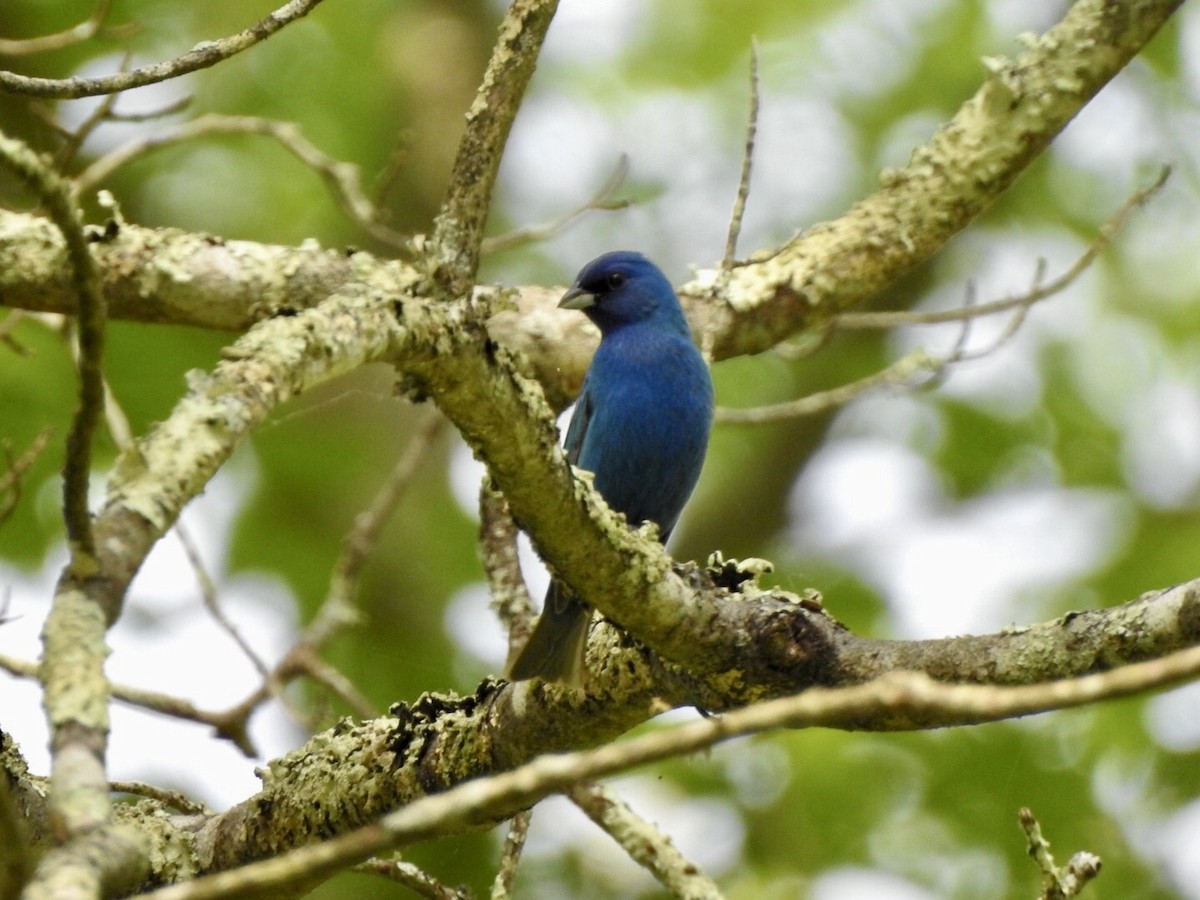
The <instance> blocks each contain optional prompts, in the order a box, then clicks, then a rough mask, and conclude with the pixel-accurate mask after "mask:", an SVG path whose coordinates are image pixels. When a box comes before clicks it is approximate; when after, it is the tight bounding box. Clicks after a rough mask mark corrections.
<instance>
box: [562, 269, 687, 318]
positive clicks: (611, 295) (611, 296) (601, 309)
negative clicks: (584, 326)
mask: <svg viewBox="0 0 1200 900" xmlns="http://www.w3.org/2000/svg"><path fill="white" fill-rule="evenodd" d="M558 306H559V308H560V309H578V310H582V311H583V313H584V314H585V315H587V317H588V318H589V319H591V320H592V321H593V322H595V323H596V325H598V326H599V328H600V332H601V333H602V334H607V333H608V332H609V331H612V330H614V329H616V328H620V327H621V326H623V325H630V324H633V323H634V322H646V321H652V322H654V323H655V324H656V325H659V326H662V327H666V328H670V329H672V330H676V331H681V332H682V333H683V334H685V335H686V334H688V333H689V332H688V326H687V320H686V319H685V318H684V317H683V310H682V309H680V307H679V300H678V298H677V297H676V296H675V291H674V290H673V289H672V287H671V282H669V281H668V280H667V276H665V275H664V274H663V273H662V272H661V271H660V270H659V268H658V266H656V265H654V263H652V262H650V260H648V259H646V257H644V256H642V254H640V253H634V252H633V251H631V250H614V251H613V252H611V253H605V254H604V255H603V256H598V257H596V258H595V259H593V260H592V261H591V262H590V263H588V264H587V265H586V266H584V267H583V269H582V270H581V271H580V272H579V275H578V276H577V277H576V278H575V283H574V284H573V285H572V286H571V289H570V290H569V291H567V293H566V294H564V295H563V298H562V301H561V302H560V303H559V304H558Z"/></svg>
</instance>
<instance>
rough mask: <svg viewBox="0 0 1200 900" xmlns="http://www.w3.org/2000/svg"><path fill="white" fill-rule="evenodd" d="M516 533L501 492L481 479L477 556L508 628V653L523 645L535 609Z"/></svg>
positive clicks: (517, 530) (493, 603)
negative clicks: (524, 574) (522, 566)
mask: <svg viewBox="0 0 1200 900" xmlns="http://www.w3.org/2000/svg"><path fill="white" fill-rule="evenodd" d="M519 533H520V529H519V528H517V523H516V522H515V521H514V520H513V517H512V513H511V512H509V509H508V503H507V502H506V501H505V499H504V495H503V494H501V493H500V492H499V491H497V490H496V488H495V487H494V486H493V485H492V484H491V483H490V480H486V481H484V483H483V484H482V485H481V486H480V489H479V558H480V560H481V561H482V562H483V571H484V574H485V575H486V576H487V583H488V595H489V596H490V597H491V598H492V600H491V605H492V609H493V610H495V612H496V616H497V618H499V619H500V624H501V625H503V626H504V630H505V631H507V632H508V650H509V653H510V654H511V653H513V652H515V651H516V650H517V649H519V648H521V647H523V646H525V641H526V640H527V639H528V638H529V630H530V628H531V626H532V623H533V617H534V616H535V615H536V613H537V608H536V607H535V606H534V605H533V600H532V599H531V598H530V596H529V589H528V588H527V587H526V585H525V579H524V577H522V575H521V561H520V558H519V557H518V555H517V535H518V534H519Z"/></svg>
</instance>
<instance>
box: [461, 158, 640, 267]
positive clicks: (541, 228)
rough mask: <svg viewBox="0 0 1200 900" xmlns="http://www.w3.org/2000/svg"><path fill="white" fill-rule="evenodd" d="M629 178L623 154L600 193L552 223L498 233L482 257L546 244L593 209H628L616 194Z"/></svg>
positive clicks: (483, 249) (483, 248)
mask: <svg viewBox="0 0 1200 900" xmlns="http://www.w3.org/2000/svg"><path fill="white" fill-rule="evenodd" d="M628 175H629V156H628V154H625V153H622V154H621V157H620V159H618V160H617V165H616V168H615V169H613V171H612V174H611V175H609V176H608V178H606V179H605V180H604V184H602V185H600V188H599V189H598V190H597V191H596V193H594V194H592V196H591V197H590V198H589V199H588V200H587V202H585V203H583V204H582V205H580V206H577V207H576V208H575V209H572V210H570V211H569V212H565V213H563V214H562V215H561V216H558V217H557V218H555V219H551V220H550V221H549V222H543V223H542V224H540V225H526V226H525V227H523V228H518V229H516V230H514V231H509V232H507V233H505V234H498V235H496V236H495V237H490V238H486V239H485V240H484V242H483V244H482V245H481V246H480V250H479V252H480V254H481V255H483V256H487V255H489V254H491V253H499V252H500V251H502V250H511V249H512V248H513V247H520V246H522V245H523V244H528V243H532V242H534V241H543V240H545V239H546V238H548V237H551V236H553V235H555V234H557V233H558V232H560V231H563V230H565V229H566V227H567V226H568V225H570V224H571V223H573V222H574V221H575V220H576V219H578V218H580V217H581V216H583V215H584V214H585V213H588V212H591V211H592V210H603V211H606V212H608V211H612V210H618V209H625V208H626V207H628V206H629V201H628V200H614V199H613V194H615V193H616V192H617V191H618V190H619V189H620V187H621V185H622V184H624V183H625V179H626V177H628Z"/></svg>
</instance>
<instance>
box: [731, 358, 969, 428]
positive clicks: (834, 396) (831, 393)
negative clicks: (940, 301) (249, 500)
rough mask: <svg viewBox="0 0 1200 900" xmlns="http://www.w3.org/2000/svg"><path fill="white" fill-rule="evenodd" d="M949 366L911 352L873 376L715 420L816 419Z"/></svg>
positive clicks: (755, 422)
mask: <svg viewBox="0 0 1200 900" xmlns="http://www.w3.org/2000/svg"><path fill="white" fill-rule="evenodd" d="M948 363H949V358H948V357H944V358H943V357H936V356H931V355H930V354H929V353H927V352H926V351H924V350H920V349H918V350H913V351H912V352H911V353H907V354H905V355H904V356H902V357H900V358H899V359H898V360H896V361H895V362H894V363H892V364H890V365H889V366H887V367H886V368H884V369H881V370H880V371H878V372H875V373H874V374H872V375H868V376H866V377H865V378H860V379H858V380H857V381H851V382H850V383H849V384H843V385H839V386H838V387H835V388H831V389H830V390H827V391H819V392H818V393H815V394H809V395H808V396H806V397H798V398H797V399H795V400H788V401H786V402H784V403H774V404H771V405H770V406H752V407H747V408H745V409H734V408H730V407H727V406H723V407H718V409H717V410H716V414H715V417H714V421H715V422H716V423H717V424H718V425H765V424H768V423H770V422H781V421H785V420H787V419H796V418H800V417H803V416H816V415H820V414H821V413H826V412H829V411H830V410H833V409H837V408H838V407H840V406H845V405H846V404H847V403H849V402H850V401H851V400H854V399H856V398H858V397H861V396H862V395H863V394H865V393H867V392H868V391H871V390H874V389H876V388H878V387H884V386H891V387H894V386H897V385H902V384H908V383H909V382H910V381H911V380H912V378H913V377H914V376H915V375H917V374H919V373H922V372H929V373H935V374H936V373H937V372H939V371H941V370H942V369H943V368H944V367H945V366H946V365H948Z"/></svg>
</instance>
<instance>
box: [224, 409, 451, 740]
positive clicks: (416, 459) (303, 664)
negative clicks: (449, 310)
mask: <svg viewBox="0 0 1200 900" xmlns="http://www.w3.org/2000/svg"><path fill="white" fill-rule="evenodd" d="M445 428H446V419H445V418H444V417H443V416H441V415H440V414H438V413H436V412H430V413H427V414H426V415H425V416H424V418H422V419H421V421H420V422H419V423H418V425H417V428H416V432H415V433H414V434H413V437H412V438H411V439H410V440H409V442H408V444H407V446H405V448H404V452H403V453H402V454H401V456H400V459H399V460H397V461H396V465H395V466H394V467H393V469H392V471H391V472H390V473H389V474H388V477H387V479H386V480H385V481H384V483H383V485H382V486H381V487H380V489H379V491H378V492H376V494H375V497H374V498H373V499H372V501H371V505H370V506H368V507H367V508H366V509H365V510H363V511H362V512H360V513H359V514H358V515H357V516H356V517H355V519H354V524H353V525H352V526H351V528H350V530H349V531H348V532H347V533H346V536H345V537H344V538H342V550H341V553H340V554H339V556H338V558H337V560H336V561H335V562H334V564H333V571H332V573H331V575H330V578H329V590H328V592H327V593H326V595H325V600H324V602H323V603H322V604H321V607H320V609H318V610H317V614H316V615H315V616H314V617H313V619H312V621H311V622H310V623H309V624H308V625H307V627H305V629H304V631H303V632H302V633H301V634H300V637H299V638H298V639H297V641H296V643H295V644H294V645H293V646H292V648H291V649H290V650H289V651H288V652H287V653H286V654H284V656H283V658H282V659H281V660H280V661H279V662H278V663H276V664H275V667H274V668H273V669H272V670H271V671H270V672H268V673H266V676H265V678H264V679H263V682H262V684H260V685H259V686H258V687H257V688H255V689H254V690H253V691H251V693H250V694H249V695H247V696H246V698H245V699H243V700H242V701H241V702H240V703H237V704H235V705H234V706H232V707H230V708H229V709H227V710H225V711H224V712H223V713H221V714H219V718H220V721H221V722H222V724H223V726H224V727H226V728H233V730H234V731H236V732H242V731H244V730H245V728H246V722H247V721H248V719H249V717H250V715H251V714H252V713H253V712H254V710H255V709H257V708H258V706H259V705H260V704H261V703H263V701H265V700H266V699H267V698H268V697H271V696H272V695H278V694H279V693H280V692H281V691H282V688H283V687H284V686H285V685H286V684H287V683H288V682H289V681H290V680H291V679H293V678H295V677H297V676H299V675H307V676H308V677H310V678H312V679H313V680H314V681H316V682H317V683H318V684H320V685H322V686H323V687H325V688H326V689H327V690H329V691H330V692H331V693H333V694H334V695H335V696H337V697H340V698H341V699H342V700H343V701H344V702H345V703H346V704H347V705H348V706H349V707H350V709H352V710H353V711H354V713H355V714H356V715H358V716H361V717H363V718H368V717H370V716H373V715H375V714H376V709H375V706H374V704H373V703H371V701H370V700H369V699H367V697H366V696H365V695H364V694H363V693H362V692H361V691H359V690H358V688H357V687H355V686H354V684H353V682H351V681H350V679H349V678H347V677H346V676H345V675H343V674H342V673H341V672H340V671H338V669H336V668H335V667H334V666H332V665H330V664H329V663H327V662H325V661H324V660H322V659H321V658H320V656H319V655H318V653H317V651H318V650H319V649H320V648H321V647H324V646H325V645H326V644H328V643H329V641H331V640H332V639H333V638H334V637H335V636H336V635H337V634H339V633H341V631H342V630H343V629H345V628H347V627H349V626H351V625H354V624H357V623H358V621H359V618H360V616H359V612H358V609H357V607H356V606H355V605H354V595H355V593H356V592H357V590H358V582H359V578H360V576H361V573H362V567H363V565H364V564H365V563H366V561H367V559H368V558H369V557H370V555H371V553H372V551H373V550H374V549H375V544H376V542H377V541H378V539H379V534H380V532H381V531H382V529H383V526H384V525H385V524H386V523H387V520H388V518H389V517H390V516H391V514H392V513H393V512H394V511H395V509H396V506H397V505H398V504H399V503H400V501H401V499H403V497H404V495H405V493H406V492H407V490H408V488H409V487H410V486H411V485H412V482H413V479H414V477H415V476H416V473H417V471H418V470H419V468H420V465H421V463H422V462H424V460H425V458H426V457H427V456H428V454H429V451H430V450H431V449H432V447H433V445H434V443H435V442H436V441H437V439H438V437H439V436H440V435H441V434H442V433H443V431H444V430H445ZM237 723H240V724H237ZM235 724H236V727H235ZM303 724H305V725H306V726H307V727H312V726H313V724H314V723H312V722H305V723H303Z"/></svg>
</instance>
